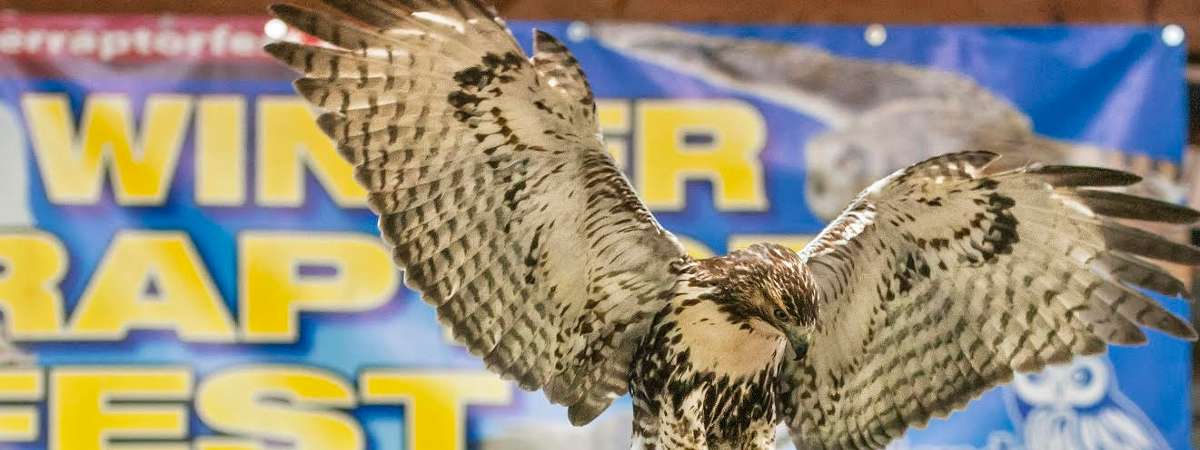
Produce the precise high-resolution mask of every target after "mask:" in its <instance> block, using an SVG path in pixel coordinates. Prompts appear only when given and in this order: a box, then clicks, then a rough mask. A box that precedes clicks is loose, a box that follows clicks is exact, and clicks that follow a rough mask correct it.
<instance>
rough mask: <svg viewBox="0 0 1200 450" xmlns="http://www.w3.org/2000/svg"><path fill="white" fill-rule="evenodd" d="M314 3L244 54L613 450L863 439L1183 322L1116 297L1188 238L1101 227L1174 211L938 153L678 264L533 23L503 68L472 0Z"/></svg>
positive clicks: (452, 289)
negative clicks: (258, 52) (821, 209)
mask: <svg viewBox="0 0 1200 450" xmlns="http://www.w3.org/2000/svg"><path fill="white" fill-rule="evenodd" d="M326 3H327V4H328V5H329V6H330V7H332V9H334V10H336V11H335V12H331V13H326V12H319V11H314V10H308V9H304V8H298V7H293V6H286V5H280V6H275V7H273V8H272V12H273V13H274V14H275V15H276V16H277V17H279V18H280V19H282V20H283V21H285V22H287V23H288V24H290V25H291V26H292V27H295V28H296V29H298V30H300V31H303V32H305V33H308V34H310V35H312V36H314V37H316V38H319V39H321V40H323V41H325V42H326V43H327V44H328V45H303V44H298V43H291V42H276V43H272V44H270V45H268V46H267V49H266V50H267V51H268V52H269V53H270V54H271V55H273V56H274V57H276V58H277V59H279V60H280V61H281V62H283V63H285V64H287V65H288V66H290V67H292V68H293V69H295V70H296V71H297V72H299V73H300V74H301V78H300V79H299V80H297V81H296V83H295V87H296V90H297V92H299V94H300V95H301V96H303V97H304V98H306V99H308V100H309V101H310V102H311V103H312V104H313V105H314V106H316V107H317V108H319V109H320V110H321V111H322V113H321V114H320V116H319V117H318V118H317V123H318V124H319V125H320V127H321V128H322V129H323V130H324V131H325V132H326V133H327V134H328V135H329V136H330V137H331V138H332V139H333V140H334V142H336V144H337V147H338V150H339V152H340V153H341V154H342V156H343V157H345V158H346V159H347V160H348V161H349V162H350V163H351V164H352V165H353V166H354V170H355V177H356V179H357V180H358V182H359V183H360V184H361V185H362V186H363V187H364V188H365V189H366V191H367V192H368V205H369V207H370V208H371V210H372V211H374V212H375V213H376V214H378V215H379V229H380V233H381V235H382V237H383V240H384V242H385V243H386V244H387V245H388V246H389V247H390V248H391V249H392V253H393V258H394V260H395V262H396V264H397V265H398V266H399V267H401V268H403V270H404V278H405V283H406V284H407V285H408V286H409V287H410V288H412V289H414V290H416V291H418V292H420V293H421V297H422V299H423V300H424V301H425V302H427V303H428V304H429V305H430V306H431V307H433V308H435V309H436V310H437V314H438V319H439V321H440V322H441V323H442V324H443V325H444V326H446V327H447V328H448V329H449V330H450V331H451V333H452V335H453V337H454V338H455V339H456V340H457V341H458V342H459V343H461V344H462V345H464V346H465V347H466V348H467V349H468V350H470V351H471V353H472V354H474V355H477V356H478V357H480V358H481V359H482V360H483V362H484V363H485V364H486V366H487V367H488V368H489V369H491V370H493V371H495V372H497V373H499V374H501V375H503V376H505V377H506V378H508V379H510V380H513V381H514V382H515V383H516V384H517V385H519V386H520V387H522V388H524V389H528V390H541V391H542V392H543V393H544V394H545V395H546V397H547V398H548V399H549V400H550V401H551V402H554V403H557V404H560V405H563V406H565V407H566V415H567V418H568V419H569V420H570V422H571V423H572V424H576V425H582V424H586V423H589V422H591V421H592V420H593V419H595V418H596V417H597V416H598V415H599V414H600V413H601V412H603V411H605V410H606V409H607V408H608V407H609V405H610V404H611V403H612V402H613V400H614V399H615V398H617V397H619V396H620V395H623V394H625V393H629V394H630V396H631V397H632V400H633V402H632V403H633V408H632V409H633V417H632V435H633V439H632V440H633V444H632V445H633V447H634V448H640V449H656V450H663V449H696V450H699V449H728V448H738V449H770V448H773V446H774V444H775V436H776V429H777V425H778V424H780V423H784V424H786V426H787V427H788V429H789V431H790V433H791V436H792V439H793V441H794V442H795V443H796V445H797V446H798V447H800V448H805V449H819V448H850V449H860V448H863V449H866V448H883V447H884V446H886V445H887V444H888V443H889V442H890V441H892V440H893V439H895V438H896V437H898V436H899V435H900V434H902V433H903V432H904V430H905V429H907V428H908V427H911V426H920V425H923V424H925V423H927V421H928V420H929V419H930V418H932V417H944V416H946V415H947V414H950V413H951V412H952V411H954V410H957V409H960V408H962V407H963V406H964V405H966V403H967V402H969V401H970V400H971V399H973V398H974V397H976V396H978V395H979V394H980V393H981V392H983V391H984V390H986V389H987V388H989V387H991V386H995V385H997V384H999V383H1003V382H1005V381H1007V380H1009V379H1011V378H1012V376H1013V375H1014V374H1015V373H1018V372H1032V371H1037V370H1040V369H1041V368H1043V367H1045V366H1046V365H1047V364H1052V363H1061V362H1066V361H1069V360H1071V358H1072V357H1074V356H1077V355H1092V354H1097V353H1101V352H1103V351H1104V350H1105V348H1106V344H1107V343H1115V344H1128V345H1135V344H1140V343H1143V342H1145V339H1146V337H1145V334H1144V332H1143V331H1142V327H1149V328H1153V329H1158V330H1162V331H1163V332H1165V333H1168V334H1170V335H1172V336H1176V337H1179V338H1183V339H1195V337H1196V333H1195V331H1194V330H1193V329H1192V328H1191V327H1190V326H1189V325H1188V324H1187V322H1185V321H1183V320H1182V319H1180V318H1179V317H1176V316H1174V315H1172V314H1171V313H1170V312H1168V311H1166V310H1165V309H1164V308H1163V307H1162V306H1161V305H1159V304H1158V303H1157V302H1156V301H1155V300H1152V299H1150V298H1149V297H1147V296H1146V295H1145V294H1144V293H1142V292H1141V291H1139V290H1137V288H1138V287H1140V288H1145V289H1148V290H1151V291H1156V292H1160V293H1163V294H1166V295H1168V296H1174V297H1179V296H1183V295H1185V293H1186V291H1185V289H1184V286H1183V284H1182V283H1181V282H1180V281H1179V280H1177V279H1175V278H1174V277H1172V276H1171V275H1170V274H1168V273H1166V272H1164V271H1162V270H1161V269H1159V268H1158V267H1157V266H1155V265H1153V264H1151V263H1149V262H1147V261H1146V260H1144V259H1142V258H1143V257H1145V258H1152V259H1157V260H1166V261H1172V262H1176V263H1180V264H1189V265H1196V264H1200V249H1196V248H1192V247H1190V246H1186V245H1181V244H1176V243H1172V242H1170V241H1167V240H1164V239H1162V238H1161V237H1159V236H1157V235H1154V234H1152V233H1149V232H1146V231H1144V230H1142V229H1140V228H1136V227H1131V226H1128V225H1124V224H1122V223H1120V222H1118V221H1116V220H1114V219H1115V218H1120V219H1134V220H1144V221H1151V222H1164V223H1176V224H1183V223H1192V222H1194V221H1195V220H1196V219H1197V218H1200V213H1198V212H1196V211H1193V210H1191V209H1187V208H1184V207H1180V206H1177V205H1174V204H1171V203H1166V202H1162V201H1159V200H1152V199H1148V198H1142V197H1137V196H1133V195H1129V194H1125V193H1119V192H1112V191H1108V190H1103V189H1101V188H1106V187H1119V186H1128V185H1132V184H1134V183H1136V182H1138V181H1139V178H1138V177H1137V176H1135V175H1132V174H1129V173H1125V172H1121V171H1116V170H1110V169H1101V168H1090V167H1073V166H1061V165H1042V164H1019V165H1016V166H1012V165H1005V164H998V165H993V163H995V162H997V159H998V157H999V155H997V154H996V153H993V152H989V151H985V150H972V151H960V152H956V153H951V154H946V155H940V156H935V157H932V158H930V159H927V160H925V161H922V162H919V163H917V164H914V165H911V166H908V167H906V168H903V169H901V170H898V171H896V172H894V173H892V174H891V175H888V176H886V177H884V178H882V179H880V180H878V181H876V182H874V183H873V184H872V185H871V186H870V187H868V188H867V189H866V190H865V191H863V192H862V193H861V195H859V196H858V197H857V198H856V199H855V200H854V201H853V202H851V203H849V205H848V207H847V208H846V209H845V211H844V212H843V213H842V214H841V215H840V216H839V217H838V218H837V219H836V220H834V221H833V223H831V224H830V225H829V226H828V227H827V228H826V229H825V230H824V231H822V233H821V234H820V235H819V236H817V237H816V238H815V239H814V240H813V241H812V242H811V243H809V244H808V246H807V247H805V248H804V249H803V250H801V251H799V252H796V251H793V250H791V249H789V248H787V247H783V246H780V245H776V244H756V245H753V246H751V247H750V248H748V249H746V250H739V251H734V252H731V253H730V254H728V255H725V256H720V257H714V258H706V259H696V258H692V257H690V256H688V255H687V254H686V253H685V252H684V250H683V248H682V246H681V245H680V244H679V242H678V240H676V238H675V237H674V236H673V235H672V234H671V233H670V232H668V231H667V230H665V229H663V228H662V227H661V226H660V225H659V223H658V221H657V220H656V219H655V218H654V216H653V214H651V213H650V211H649V210H648V209H647V208H646V207H645V205H644V204H643V203H642V201H641V200H640V199H639V198H638V196H637V194H636V193H635V192H634V190H633V188H632V187H631V185H630V184H629V182H628V180H627V179H626V178H625V175H624V174H623V173H622V172H621V171H620V170H619V169H618V168H617V166H616V164H615V163H614V161H613V159H612V157H611V156H610V155H609V153H608V152H607V151H606V150H605V147H604V144H603V142H602V137H601V136H600V134H599V128H598V124H597V119H596V104H595V99H594V97H593V94H592V91H591V88H590V86H589V85H588V82H587V79H586V78H585V77H584V74H583V71H582V69H581V68H580V65H579V62H578V61H577V60H576V59H575V58H574V57H573V56H571V54H570V53H569V52H568V50H567V49H566V47H564V46H563V44H562V43H560V42H559V41H558V40H557V39H555V38H554V37H552V36H550V35H549V34H546V33H542V32H538V33H535V37H534V43H533V52H532V57H527V56H526V55H525V52H524V50H523V49H522V48H521V46H520V45H519V44H518V42H517V41H516V39H514V37H513V35H512V34H511V33H510V31H509V30H508V28H507V26H506V25H505V23H504V21H503V20H502V19H500V18H499V17H498V16H497V14H496V12H495V10H493V9H492V8H491V7H490V6H488V5H486V4H484V3H483V2H481V1H479V0H445V1H425V0H376V1H356V0H327V1H326ZM996 145H997V146H999V144H996ZM960 150H969V149H960ZM396 345H400V344H396Z"/></svg>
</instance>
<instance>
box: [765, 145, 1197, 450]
mask: <svg viewBox="0 0 1200 450" xmlns="http://www.w3.org/2000/svg"><path fill="white" fill-rule="evenodd" d="M995 159H996V155H995V154H992V153H986V152H968V153H955V154H950V155H944V156H940V157H935V158H932V159H929V160H926V161H924V162H921V163H918V164H916V165H913V166H910V167H908V168H906V169H902V170H900V171H897V172H896V173H894V174H893V175H891V176H889V177H887V178H884V179H882V180H880V181H879V182H877V183H875V184H874V185H872V186H871V187H869V188H867V189H866V190H865V191H864V192H863V193H862V194H860V196H859V197H858V199H857V200H856V201H855V202H854V203H852V204H851V205H850V207H849V208H848V209H847V210H846V212H844V213H843V214H842V215H841V217H839V218H838V219H837V220H835V221H834V222H833V223H832V224H831V225H829V226H828V227H827V228H826V229H825V230H824V231H822V232H821V234H820V235H819V236H818V237H817V238H816V239H815V240H814V241H813V242H811V243H810V244H809V245H808V246H807V247H806V248H805V249H804V250H803V251H802V252H801V257H802V258H805V259H806V260H807V264H808V267H809V268H810V269H811V270H812V271H813V275H814V278H815V279H816V280H817V281H816V282H817V285H818V289H817V290H818V292H819V293H818V302H819V317H818V321H817V326H816V331H815V332H814V333H813V335H812V336H811V338H810V342H809V351H808V356H807V358H805V359H804V360H802V361H789V362H787V363H785V367H784V368H783V376H782V383H781V388H780V390H781V395H782V399H783V400H781V401H780V404H781V405H782V406H781V413H782V420H784V421H786V423H787V424H788V426H789V428H790V429H791V432H792V435H793V439H794V440H795V441H796V443H797V444H798V446H799V447H800V448H817V449H820V448H850V449H867V448H882V447H884V446H885V445H886V444H887V443H888V442H890V441H891V440H893V439H894V438H896V437H898V436H900V435H901V434H902V433H903V432H904V430H905V429H907V428H908V427H910V426H923V425H924V424H926V423H927V421H928V420H929V419H930V418H931V417H944V416H946V415H948V414H949V413H950V412H951V411H953V410H956V409H959V408H962V407H963V406H964V405H965V404H966V403H967V402H968V401H970V400H971V399H973V398H975V397H976V396H978V395H979V394H981V393H982V392H983V391H984V390H986V389H988V388H989V387H991V386H995V385H997V384H999V383H1002V382H1005V381H1008V380H1009V379H1011V378H1012V376H1013V373H1014V372H1029V371H1035V370H1039V369H1041V368H1043V367H1044V366H1045V365H1047V364H1051V363H1058V362H1065V361H1068V360H1070V358H1071V357H1072V356H1074V355H1088V354H1096V353H1100V352H1103V351H1104V350H1105V344H1106V343H1114V344H1125V345H1131V344H1140V343H1143V342H1145V340H1146V336H1145V335H1144V334H1143V332H1142V330H1141V329H1140V328H1139V326H1147V327H1150V328H1154V329H1158V330H1161V331H1163V332H1166V333H1167V334H1170V335H1173V336H1178V337H1182V338H1186V339H1195V338H1196V333H1195V331H1194V330H1193V329H1192V328H1191V327H1190V326H1189V325H1188V324H1187V323H1186V322H1184V321H1183V320H1181V319H1180V318H1178V317H1176V316H1174V315H1172V314H1171V313H1169V312H1167V311H1165V310H1164V309H1163V308H1162V307H1161V306H1160V305H1159V304H1158V303H1156V302H1155V301H1154V300H1151V299H1150V298H1148V297H1147V296H1146V295H1145V294H1143V293H1142V292H1141V291H1139V290H1137V289H1138V288H1143V289H1146V290H1149V291H1154V292H1159V293H1162V294H1166V295H1169V296H1183V295H1185V294H1186V292H1185V288H1184V285H1183V284H1182V283H1181V282H1180V281H1179V280H1177V279H1175V278H1174V277H1172V276H1170V275H1168V274H1167V273H1166V272H1164V271H1162V269H1159V268H1158V267H1156V266H1155V265H1153V264H1151V263H1149V262H1147V261H1146V260H1143V259H1142V257H1146V258H1153V259H1156V260H1163V261H1171V262H1176V263H1182V264H1189V265H1196V264H1197V263H1200V250H1197V249H1195V248H1192V247H1189V246H1186V245H1181V244H1175V243H1172V242H1169V241H1167V240H1164V239H1162V238H1160V237H1159V236H1156V235H1154V234H1151V233H1149V232H1146V231H1143V230H1141V229H1138V228H1133V227H1130V226H1127V225H1123V224H1121V223H1118V222H1117V221H1115V220H1114V219H1134V220H1144V221H1152V222H1168V223H1181V224H1182V223H1191V222H1193V221H1194V220H1195V219H1197V218H1198V217H1200V213H1197V212H1196V211H1193V210H1190V209H1187V208H1184V207H1180V206H1176V205H1173V204H1170V203H1165V202H1161V201H1157V200H1150V199H1146V198H1141V197H1136V196H1132V195H1128V194H1123V193H1117V192H1111V191H1105V190H1097V189H1093V188H1104V187H1110V186H1124V185H1130V184H1133V183H1135V182H1137V181H1138V180H1139V178H1138V177H1137V176H1135V175H1132V174H1128V173H1124V172H1119V171H1114V170H1109V169H1099V168H1083V167H1069V166H1040V165H1029V166H1024V167H1021V168H1017V169H1010V170H1004V171H998V172H996V171H987V170H986V168H987V166H988V164H990V163H992V162H993V160H995Z"/></svg>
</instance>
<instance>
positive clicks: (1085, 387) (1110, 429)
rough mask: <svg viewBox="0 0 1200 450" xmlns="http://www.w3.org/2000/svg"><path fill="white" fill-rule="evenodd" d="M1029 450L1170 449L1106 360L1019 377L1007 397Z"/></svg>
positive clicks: (1092, 359) (1079, 360) (1095, 359)
mask: <svg viewBox="0 0 1200 450" xmlns="http://www.w3.org/2000/svg"><path fill="white" fill-rule="evenodd" d="M1005 401H1006V402H1007V404H1008V411H1009V415H1010V416H1011V417H1012V420H1013V423H1014V424H1015V425H1016V428H1017V434H1018V435H1019V436H1020V438H1021V440H1023V441H1024V442H1025V449H1026V450H1076V449H1078V450H1118V449H1120V450H1158V449H1162V450H1168V449H1169V448H1170V447H1169V446H1167V443H1166V440H1165V439H1164V438H1163V436H1162V434H1161V433H1159V431H1158V429H1157V428H1155V427H1154V424H1152V423H1151V422H1150V420H1149V419H1148V418H1147V417H1146V415H1145V414H1144V413H1142V411H1141V409H1139V408H1138V406H1137V405H1136V404H1134V403H1133V402H1132V401H1130V400H1129V399H1128V398H1127V397H1125V395H1124V394H1122V393H1121V391H1120V390H1119V389H1117V380H1116V377H1115V374H1114V371H1113V369H1112V364H1111V363H1109V362H1108V360H1107V359H1105V358H1103V357H1087V358H1077V359H1075V360H1074V361H1073V362H1072V363H1070V364H1067V365H1061V366H1053V367H1049V368H1047V369H1046V370H1045V371H1043V372H1041V373H1037V374H1028V375H1017V376H1016V377H1015V378H1013V383H1012V386H1011V388H1010V389H1008V390H1007V391H1006V393H1005Z"/></svg>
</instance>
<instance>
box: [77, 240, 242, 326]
mask: <svg viewBox="0 0 1200 450" xmlns="http://www.w3.org/2000/svg"><path fill="white" fill-rule="evenodd" d="M134 327H141V328H155V329H174V330H175V332H176V333H177V334H178V335H179V337H180V338H181V339H183V340H187V341H203V342H232V341H233V339H234V329H233V320H232V319H231V318H230V317H229V311H228V310H226V308H225V302H224V301H222V300H221V297H220V294H218V293H217V290H216V288H214V287H213V282H212V279H211V278H210V277H209V275H208V271H207V270H205V269H204V263H203V261H201V260H200V255H197V254H196V249H195V248H193V247H192V243H191V240H189V239H188V237H187V235H185V234H183V233H180V232H148V231H142V232H137V231H126V232H121V233H119V234H117V236H116V237H115V238H113V242H112V244H111V246H110V247H109V249H108V253H106V254H105V256H104V259H103V260H101V261H100V264H99V266H98V267H97V269H96V272H95V274H93V275H92V280H91V282H90V283H89V284H88V287H87V289H86V290H85V291H84V293H83V295H82V296H81V297H80V299H79V306H78V307H77V308H76V310H75V313H74V317H73V319H72V320H71V330H70V332H71V337H73V338H79V339H97V340H121V339H123V338H124V337H125V335H126V334H128V332H129V329H130V328H134Z"/></svg>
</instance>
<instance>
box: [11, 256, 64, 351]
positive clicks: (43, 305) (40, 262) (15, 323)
mask: <svg viewBox="0 0 1200 450" xmlns="http://www.w3.org/2000/svg"><path fill="white" fill-rule="evenodd" d="M67 263H68V261H67V251H66V250H65V249H63V245H62V243H61V242H59V241H58V239H57V238H55V237H54V236H52V235H50V234H46V233H40V232H36V233H22V234H2V235H0V265H3V266H4V269H5V273H3V274H0V309H2V310H3V311H4V326H5V327H7V329H8V330H7V331H8V333H9V335H10V336H12V337H13V338H16V339H47V338H55V337H57V336H58V334H59V333H61V332H62V323H63V299H62V292H60V291H59V290H58V282H59V281H61V280H62V277H63V274H65V273H66V271H67Z"/></svg>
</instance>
